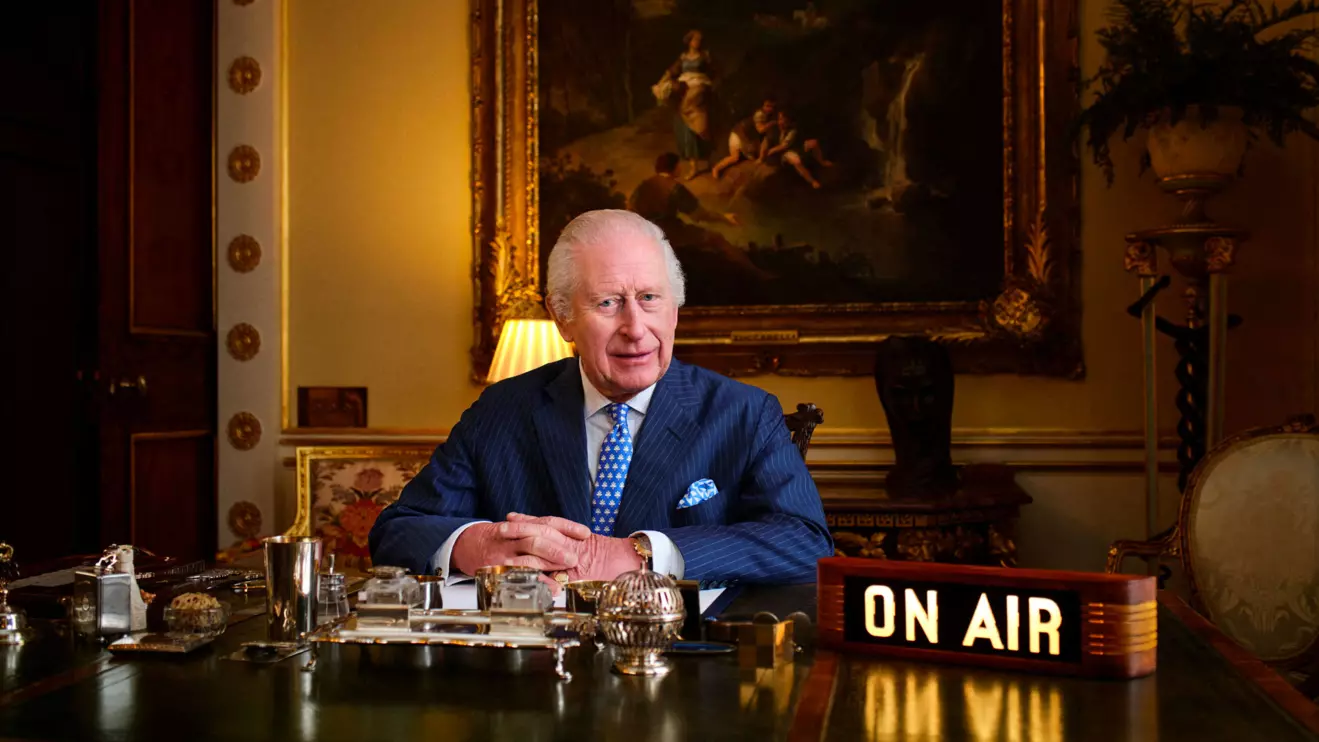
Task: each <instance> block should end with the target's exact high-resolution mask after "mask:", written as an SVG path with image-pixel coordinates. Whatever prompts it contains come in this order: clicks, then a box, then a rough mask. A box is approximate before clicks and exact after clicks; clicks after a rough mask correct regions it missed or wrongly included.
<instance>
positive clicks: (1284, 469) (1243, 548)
mask: <svg viewBox="0 0 1319 742" xmlns="http://www.w3.org/2000/svg"><path fill="white" fill-rule="evenodd" d="M1127 556H1142V557H1146V558H1151V559H1158V558H1161V557H1178V558H1179V559H1180V560H1181V564H1182V568H1183V570H1184V572H1185V574H1186V576H1187V580H1188V582H1189V583H1190V588H1191V593H1192V600H1193V603H1194V604H1195V607H1196V609H1197V610H1198V611H1199V612H1200V613H1201V614H1203V615H1205V616H1206V617H1207V618H1209V620H1210V621H1212V622H1213V623H1214V624H1215V625H1216V626H1218V628H1219V629H1220V630H1222V631H1223V633H1225V634H1227V635H1228V636H1230V637H1231V638H1232V639H1233V640H1234V641H1236V642H1237V643H1238V644H1240V645H1241V646H1242V647H1244V648H1245V649H1247V650H1249V651H1250V652H1252V653H1254V654H1255V655H1256V656H1257V657H1259V658H1260V660H1262V661H1264V662H1266V663H1268V664H1270V665H1273V666H1274V667H1275V668H1277V669H1279V670H1283V671H1287V670H1292V669H1298V668H1313V666H1314V663H1315V662H1316V661H1319V426H1317V425H1316V423H1315V418H1314V416H1312V415H1304V416H1300V417H1296V418H1293V419H1292V420H1291V421H1289V422H1288V423H1286V424H1285V425H1281V426H1276V427H1271V428H1257V429H1254V430H1248V431H1246V432H1244V433H1241V434H1240V435H1236V436H1233V437H1232V438H1229V439H1228V440H1225V441H1223V442H1222V443H1220V444H1219V445H1218V446H1216V447H1215V448H1214V450H1212V451H1210V452H1209V454H1208V455H1206V456H1205V457H1204V459H1203V460H1202V461H1201V462H1200V463H1199V464H1198V465H1197V466H1196V468H1195V470H1194V471H1192V472H1191V476H1190V478H1189V479H1188V480H1187V483H1186V491H1185V492H1184V493H1183V494H1182V501H1181V508H1180V512H1179V513H1178V517H1177V523H1176V525H1174V526H1173V528H1171V529H1170V530H1169V531H1168V532H1167V533H1166V534H1163V535H1162V537H1160V538H1157V539H1155V540H1152V541H1148V542H1144V541H1117V542H1114V543H1113V545H1112V546H1111V547H1110V548H1109V552H1108V565H1107V570H1108V571H1109V572H1117V571H1119V570H1120V569H1121V567H1122V562H1123V560H1124V559H1125V558H1126V557H1127ZM1310 677H1311V678H1313V677H1314V676H1313V674H1312V675H1311V676H1310ZM1299 679H1300V678H1296V677H1293V680H1294V681H1295V680H1299ZM1312 685H1314V681H1313V680H1308V681H1303V682H1302V691H1303V692H1308V693H1309V694H1310V695H1314V690H1315V689H1313V688H1310V686H1312Z"/></svg>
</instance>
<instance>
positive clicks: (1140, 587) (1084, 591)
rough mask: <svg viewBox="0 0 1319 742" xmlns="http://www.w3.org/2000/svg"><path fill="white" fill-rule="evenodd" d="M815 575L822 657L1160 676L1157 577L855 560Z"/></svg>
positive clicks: (831, 561)
mask: <svg viewBox="0 0 1319 742" xmlns="http://www.w3.org/2000/svg"><path fill="white" fill-rule="evenodd" d="M818 572H819V577H818V580H817V585H816V589H817V591H818V600H819V604H818V618H819V630H820V645H821V646H822V647H823V648H825V649H836V650H844V651H848V652H860V653H870V654H880V655H888V656H893V657H901V658H909V659H913V660H929V661H937V662H951V663H959V664H970V665H983V666H991V667H999V668H1005V669H1015V670H1024V671H1031V672H1040V673H1049V674H1065V675H1080V676H1087V677H1111V678H1135V677H1141V676H1143V675H1148V674H1150V673H1151V672H1153V671H1154V669H1155V651H1156V647H1157V644H1158V641H1157V638H1158V608H1157V606H1156V604H1155V582H1154V578H1152V577H1143V576H1134V575H1110V574H1103V573H1095V572H1064V571H1055V570H1029V569H1008V568H999V567H971V566H963V565H951V564H928V563H918V562H891V561H884V560H876V559H857V558H849V557H832V558H828V559H821V560H820V561H819V566H818Z"/></svg>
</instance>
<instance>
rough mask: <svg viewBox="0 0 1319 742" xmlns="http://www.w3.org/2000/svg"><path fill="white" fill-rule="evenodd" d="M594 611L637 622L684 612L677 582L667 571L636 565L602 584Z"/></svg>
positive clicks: (674, 618)
mask: <svg viewBox="0 0 1319 742" xmlns="http://www.w3.org/2000/svg"><path fill="white" fill-rule="evenodd" d="M596 615H597V616H598V617H599V618H601V619H614V620H621V621H637V622H647V623H649V622H669V621H679V622H680V621H682V620H683V618H684V617H685V615H686V614H685V613H684V610H683V605H682V593H681V592H680V591H679V590H678V584H677V583H676V582H674V581H673V578H671V577H669V576H668V575H664V574H660V573H659V572H652V571H650V570H648V569H639V570H635V571H633V572H624V573H623V574H621V575H619V576H618V577H617V578H615V579H614V581H613V582H610V583H609V584H607V585H605V589H604V591H603V593H601V595H600V603H599V607H598V608H597V609H596Z"/></svg>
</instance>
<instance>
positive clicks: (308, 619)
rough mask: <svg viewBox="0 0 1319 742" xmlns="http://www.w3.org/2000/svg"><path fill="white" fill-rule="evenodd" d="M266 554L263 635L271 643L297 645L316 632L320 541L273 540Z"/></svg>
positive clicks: (294, 538) (291, 538)
mask: <svg viewBox="0 0 1319 742" xmlns="http://www.w3.org/2000/svg"><path fill="white" fill-rule="evenodd" d="M263 543H264V545H265V551H266V633H267V638H268V639H269V640H270V641H273V642H300V641H302V638H303V636H304V635H305V634H306V633H307V632H309V631H311V630H312V629H314V628H316V599H317V594H316V593H317V574H316V572H317V565H319V564H320V562H321V549H322V544H321V540H320V539H318V538H308V537H302V536H273V537H271V538H267V539H265V540H264V542H263Z"/></svg>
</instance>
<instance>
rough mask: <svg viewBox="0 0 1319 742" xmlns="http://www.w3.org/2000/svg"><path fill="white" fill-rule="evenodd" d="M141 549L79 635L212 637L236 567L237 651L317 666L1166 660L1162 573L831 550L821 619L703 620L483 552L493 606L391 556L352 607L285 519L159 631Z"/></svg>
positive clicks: (1127, 670) (2, 633) (1098, 671)
mask: <svg viewBox="0 0 1319 742" xmlns="http://www.w3.org/2000/svg"><path fill="white" fill-rule="evenodd" d="M133 551H134V549H133V547H112V549H110V550H108V551H107V553H106V555H105V556H104V557H103V558H102V559H100V560H99V561H97V562H96V563H94V564H92V565H88V566H85V567H82V568H78V569H75V570H74V581H73V595H72V597H71V599H65V600H64V601H62V602H63V603H64V606H65V608H66V610H67V612H68V615H69V617H70V619H71V621H70V625H71V626H72V628H73V629H74V631H75V632H76V633H77V634H78V635H80V636H84V637H94V638H96V639H98V640H104V641H108V642H109V643H108V645H107V648H108V649H109V650H110V651H112V652H117V653H118V652H122V653H137V652H171V653H176V654H186V653H188V652H191V651H193V650H195V649H197V648H198V647H201V646H204V645H205V644H207V643H209V642H211V641H213V640H214V639H215V638H216V637H218V636H219V635H220V634H222V633H223V632H224V630H225V628H226V626H227V623H228V619H229V610H228V608H227V607H226V604H225V602H223V601H220V600H218V599H217V598H215V597H214V596H212V595H211V594H209V593H208V592H207V589H208V588H205V587H200V586H202V585H204V584H205V583H206V582H207V581H213V582H214V581H222V582H226V584H227V586H230V587H233V588H234V589H236V590H244V589H261V590H264V592H265V593H266V596H265V615H266V627H267V641H257V642H246V643H244V644H243V645H242V647H241V648H240V649H239V650H238V651H236V652H233V653H232V654H231V655H229V656H228V657H227V659H234V660H242V661H248V662H255V663H263V662H277V661H280V660H283V659H285V658H287V657H290V656H292V655H295V654H300V653H302V652H306V651H311V652H312V656H311V659H310V661H308V662H307V663H306V664H305V665H304V666H303V667H302V669H303V670H304V671H313V670H314V669H315V668H316V666H317V664H318V662H325V661H332V659H330V658H332V657H333V656H334V653H335V652H338V651H345V648H349V647H357V648H359V649H360V650H361V651H371V652H375V651H380V648H382V647H394V649H395V651H398V652H401V653H403V654H400V655H397V656H404V655H407V654H410V655H414V656H413V657H412V659H413V660H417V659H421V660H423V664H424V665H425V666H427V667H429V666H430V665H431V664H433V663H434V664H441V665H445V664H447V665H450V666H451V667H454V668H460V667H462V666H463V665H465V664H469V663H471V664H474V665H479V666H483V667H492V666H493V667H497V668H503V669H511V670H513V671H516V672H521V671H524V670H533V669H536V668H541V667H545V666H547V665H548V664H549V662H546V661H542V660H541V659H540V658H545V659H547V660H551V661H552V663H553V669H554V672H555V673H556V674H557V676H558V677H559V678H560V679H561V680H563V681H565V682H567V681H571V679H572V675H571V673H569V672H568V671H567V669H566V662H565V657H566V655H567V653H568V652H570V651H609V652H611V653H612V657H611V659H612V662H613V669H614V671H615V672H617V673H619V674H622V675H625V676H661V675H665V674H667V673H668V672H669V671H670V670H671V668H672V663H671V661H670V660H669V659H668V658H667V655H671V654H693V653H694V654H723V653H729V652H734V651H736V654H737V657H738V661H739V663H740V664H742V665H743V666H746V667H750V668H756V667H761V668H773V667H777V666H779V665H782V664H785V663H790V662H793V661H794V657H795V654H796V651H795V650H796V649H797V647H796V645H797V642H798V641H799V640H800V641H809V639H808V637H810V636H812V635H814V634H817V633H818V644H819V646H820V647H821V648H824V649H833V650H840V651H846V652H849V653H861V654H871V655H878V656H887V657H895V658H903V659H906V660H916V661H933V662H944V663H954V664H966V665H980V666H991V667H996V668H999V669H1005V670H1017V671H1024V672H1031V673H1045V674H1062V675H1077V676H1085V677H1103V678H1113V679H1132V678H1137V677H1142V676H1145V675H1149V674H1150V673H1152V672H1154V670H1155V651H1156V646H1157V634H1156V628H1155V623H1156V621H1155V612H1156V609H1155V584H1154V578H1152V577H1142V576H1129V575H1112V574H1098V573H1083V572H1062V571H1050V570H1018V569H1010V568H995V567H975V566H963V565H944V564H925V563H905V562H887V561H883V560H874V559H855V558H847V557H832V558H827V559H822V560H820V562H819V566H818V583H817V587H816V591H817V596H818V614H819V615H818V627H812V625H811V621H810V619H809V618H808V617H806V616H805V615H803V614H794V615H793V616H790V617H788V618H787V619H784V620H779V619H778V618H777V617H776V616H773V615H771V614H763V615H757V616H754V617H752V618H751V620H736V619H734V618H733V617H730V616H723V617H721V618H720V619H713V620H708V621H702V619H701V618H700V600H699V597H698V592H697V590H696V589H695V588H696V583H695V582H689V581H676V580H674V579H672V578H671V577H669V576H667V575H663V574H659V573H656V572H653V571H649V570H647V569H645V568H644V567H643V568H642V569H639V570H636V571H632V572H627V573H624V574H622V575H620V576H619V577H618V578H617V579H615V580H613V581H608V582H605V581H589V582H588V581H583V582H572V583H568V584H567V585H566V587H565V599H564V604H565V608H566V610H556V609H555V607H554V600H553V599H552V597H551V594H550V590H549V587H548V585H547V584H546V583H545V582H543V581H542V580H541V579H540V573H539V572H538V571H536V570H534V569H530V568H521V567H484V568H482V569H480V570H478V574H477V576H476V580H475V583H476V584H475V592H476V604H477V607H476V608H475V609H459V608H447V609H446V608H444V607H443V605H442V602H443V599H442V594H443V589H442V588H443V583H442V581H441V578H439V577H437V576H422V577H414V576H410V575H407V574H406V573H405V571H404V570H403V569H401V568H398V567H388V566H379V567H375V568H374V569H373V570H372V576H371V577H370V578H369V579H368V580H367V581H366V583H365V585H364V586H363V587H362V589H361V591H360V592H359V593H358V596H357V602H356V609H355V610H349V607H348V601H347V591H346V590H345V589H344V575H342V574H339V573H336V572H334V569H333V564H332V562H331V566H330V568H329V570H328V571H326V572H324V573H322V572H321V570H320V565H321V542H320V540H319V539H316V538H306V537H284V536H279V537H273V538H269V539H266V541H265V574H264V581H261V580H260V578H261V577H262V575H261V574H260V573H259V572H244V571H242V570H209V571H206V570H204V571H202V572H200V573H199V574H194V575H187V576H185V577H184V578H183V579H184V581H185V583H187V584H194V585H197V586H198V587H196V588H192V591H191V592H181V593H179V592H177V591H176V594H175V595H174V597H173V598H172V600H171V601H170V604H169V605H168V606H166V607H165V608H164V609H163V616H164V619H165V623H166V624H167V625H168V626H169V631H168V632H167V633H150V632H148V631H147V630H146V623H147V622H146V610H145V603H146V600H145V599H144V596H143V591H142V590H141V589H140V588H139V587H138V579H139V578H142V579H145V578H146V576H147V575H145V574H142V573H135V572H134V570H133ZM11 554H12V550H11V549H9V548H8V547H7V546H4V545H0V563H3V564H2V565H0V566H3V567H4V569H5V572H4V573H3V574H0V643H8V644H20V643H21V642H22V641H23V639H24V637H25V636H26V619H25V616H24V615H23V611H22V609H20V608H16V607H13V606H11V605H10V604H9V603H8V602H7V601H6V598H5V596H6V595H7V594H8V590H6V586H5V583H7V582H9V581H11V580H12V579H13V578H14V577H16V570H15V569H13V568H12V567H13V565H12V563H11V561H10V555H11ZM213 587H214V586H211V588H213ZM710 612H711V613H714V612H716V611H710ZM318 614H319V621H318ZM707 635H708V636H709V638H710V639H712V640H722V641H705V638H706V636H707ZM347 651H352V650H351V649H349V650H347ZM386 651H390V650H386ZM323 654H325V655H326V658H322V655H323ZM414 664H415V662H414Z"/></svg>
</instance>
